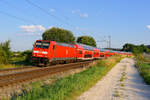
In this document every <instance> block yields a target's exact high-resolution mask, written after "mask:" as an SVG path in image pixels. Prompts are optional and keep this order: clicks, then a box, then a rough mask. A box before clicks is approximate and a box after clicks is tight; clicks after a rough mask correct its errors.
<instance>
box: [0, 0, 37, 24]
mask: <svg viewBox="0 0 150 100" xmlns="http://www.w3.org/2000/svg"><path fill="white" fill-rule="evenodd" d="M0 2H1V3H3V4H5V5H7V6H8V7H12V9H15V10H16V11H18V12H19V13H21V14H23V15H26V14H25V12H26V11H24V10H22V9H20V8H19V7H16V6H15V5H13V4H12V3H9V2H8V1H7V0H0ZM30 17H34V18H36V19H37V16H36V17H35V16H33V14H32V15H30ZM30 21H31V20H30ZM32 22H33V21H32ZM34 23H35V22H34Z"/></svg>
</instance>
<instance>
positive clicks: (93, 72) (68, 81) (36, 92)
mask: <svg viewBox="0 0 150 100" xmlns="http://www.w3.org/2000/svg"><path fill="white" fill-rule="evenodd" d="M121 58H122V57H120V56H114V57H110V58H108V59H104V60H101V61H99V62H98V63H97V64H95V65H94V66H92V67H90V68H88V69H87V70H85V71H83V72H80V73H77V74H74V75H70V76H68V77H65V78H61V79H59V80H57V81H56V82H54V83H53V84H51V85H42V86H41V84H42V83H40V82H39V81H38V82H37V83H35V84H36V85H33V89H32V90H31V91H30V92H27V91H24V93H23V94H21V95H19V96H15V97H14V98H13V100H69V99H75V98H76V97H77V96H79V95H80V94H81V93H83V92H84V91H86V90H88V89H89V88H90V87H92V86H93V85H95V84H96V83H97V81H98V80H100V79H101V78H102V77H103V76H104V75H105V74H106V73H107V72H108V71H109V70H110V69H111V68H112V67H113V66H114V65H115V64H116V63H117V62H119V61H120V60H121Z"/></svg>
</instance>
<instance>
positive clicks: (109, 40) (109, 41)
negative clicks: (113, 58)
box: [108, 35, 111, 48]
mask: <svg viewBox="0 0 150 100" xmlns="http://www.w3.org/2000/svg"><path fill="white" fill-rule="evenodd" d="M108 44H109V48H111V36H110V35H109V36H108Z"/></svg>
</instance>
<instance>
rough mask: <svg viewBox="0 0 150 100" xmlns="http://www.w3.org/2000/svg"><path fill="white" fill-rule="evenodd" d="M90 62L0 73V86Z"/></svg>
mask: <svg viewBox="0 0 150 100" xmlns="http://www.w3.org/2000/svg"><path fill="white" fill-rule="evenodd" d="M91 62H92V61H86V62H78V63H70V64H63V65H55V66H51V67H45V68H40V69H35V70H30V71H24V72H18V73H13V74H7V75H1V76H0V87H5V86H9V85H14V84H18V83H22V82H26V81H31V80H33V79H39V78H42V77H45V76H48V75H52V74H56V73H59V72H63V71H67V70H70V69H75V68H79V67H83V66H87V65H88V64H89V63H91Z"/></svg>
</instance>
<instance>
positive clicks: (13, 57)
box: [0, 40, 32, 69]
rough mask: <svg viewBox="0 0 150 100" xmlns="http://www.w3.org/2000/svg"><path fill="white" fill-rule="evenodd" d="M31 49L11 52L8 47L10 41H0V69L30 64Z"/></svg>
mask: <svg viewBox="0 0 150 100" xmlns="http://www.w3.org/2000/svg"><path fill="white" fill-rule="evenodd" d="M31 54H32V51H31V50H26V51H23V52H13V51H11V48H10V41H9V40H8V41H6V42H3V43H0V69H3V68H14V67H23V66H24V65H28V64H31V60H30V59H31Z"/></svg>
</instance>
